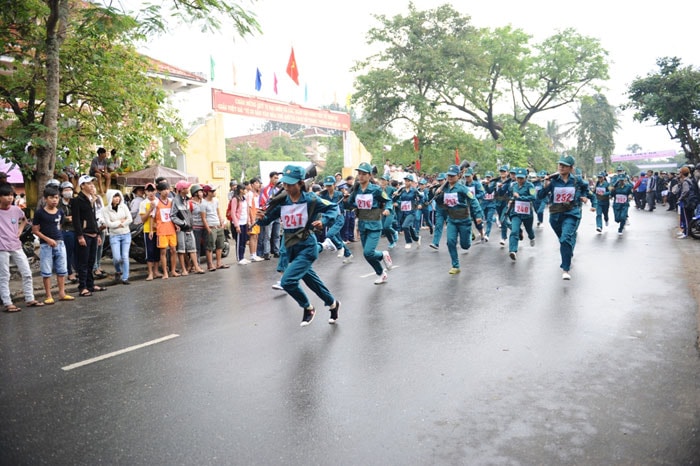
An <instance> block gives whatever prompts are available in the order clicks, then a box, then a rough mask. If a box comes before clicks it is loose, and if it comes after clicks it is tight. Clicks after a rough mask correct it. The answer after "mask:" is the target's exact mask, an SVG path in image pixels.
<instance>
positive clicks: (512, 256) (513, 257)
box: [508, 252, 518, 260]
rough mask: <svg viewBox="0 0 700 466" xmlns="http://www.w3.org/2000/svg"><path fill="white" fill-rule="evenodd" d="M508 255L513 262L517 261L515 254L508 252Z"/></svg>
mask: <svg viewBox="0 0 700 466" xmlns="http://www.w3.org/2000/svg"><path fill="white" fill-rule="evenodd" d="M508 255H509V256H510V258H511V259H513V260H515V259H517V256H518V255H517V254H516V253H514V252H510V253H508Z"/></svg>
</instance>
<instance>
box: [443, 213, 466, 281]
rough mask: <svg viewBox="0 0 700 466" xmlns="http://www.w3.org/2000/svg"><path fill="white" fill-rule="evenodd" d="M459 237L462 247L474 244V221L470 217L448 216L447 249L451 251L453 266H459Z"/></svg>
mask: <svg viewBox="0 0 700 466" xmlns="http://www.w3.org/2000/svg"><path fill="white" fill-rule="evenodd" d="M457 237H459V246H460V247H461V248H462V249H465V250H466V249H469V248H470V247H471V246H472V222H471V220H470V219H468V218H466V219H459V220H455V219H451V218H449V217H448V218H447V250H448V251H449V252H450V259H451V260H452V267H454V268H456V269H458V268H459V253H458V252H457Z"/></svg>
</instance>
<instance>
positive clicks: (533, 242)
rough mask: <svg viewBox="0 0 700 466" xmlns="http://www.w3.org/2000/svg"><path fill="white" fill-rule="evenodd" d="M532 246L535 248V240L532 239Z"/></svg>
mask: <svg viewBox="0 0 700 466" xmlns="http://www.w3.org/2000/svg"><path fill="white" fill-rule="evenodd" d="M530 246H533V247H534V246H535V238H532V239H531V240H530Z"/></svg>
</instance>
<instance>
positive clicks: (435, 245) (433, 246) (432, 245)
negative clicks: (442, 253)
mask: <svg viewBox="0 0 700 466" xmlns="http://www.w3.org/2000/svg"><path fill="white" fill-rule="evenodd" d="M428 246H430V247H431V248H433V249H435V250H436V251H437V250H438V249H440V246H438V245H437V244H435V243H430V244H429V245H428Z"/></svg>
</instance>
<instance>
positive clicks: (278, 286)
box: [272, 282, 284, 291]
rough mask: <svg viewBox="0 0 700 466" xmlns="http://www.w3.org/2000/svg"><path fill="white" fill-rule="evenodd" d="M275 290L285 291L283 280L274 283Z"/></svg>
mask: <svg viewBox="0 0 700 466" xmlns="http://www.w3.org/2000/svg"><path fill="white" fill-rule="evenodd" d="M272 289H273V290H282V291H284V288H282V285H281V282H275V284H274V285H272Z"/></svg>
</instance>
